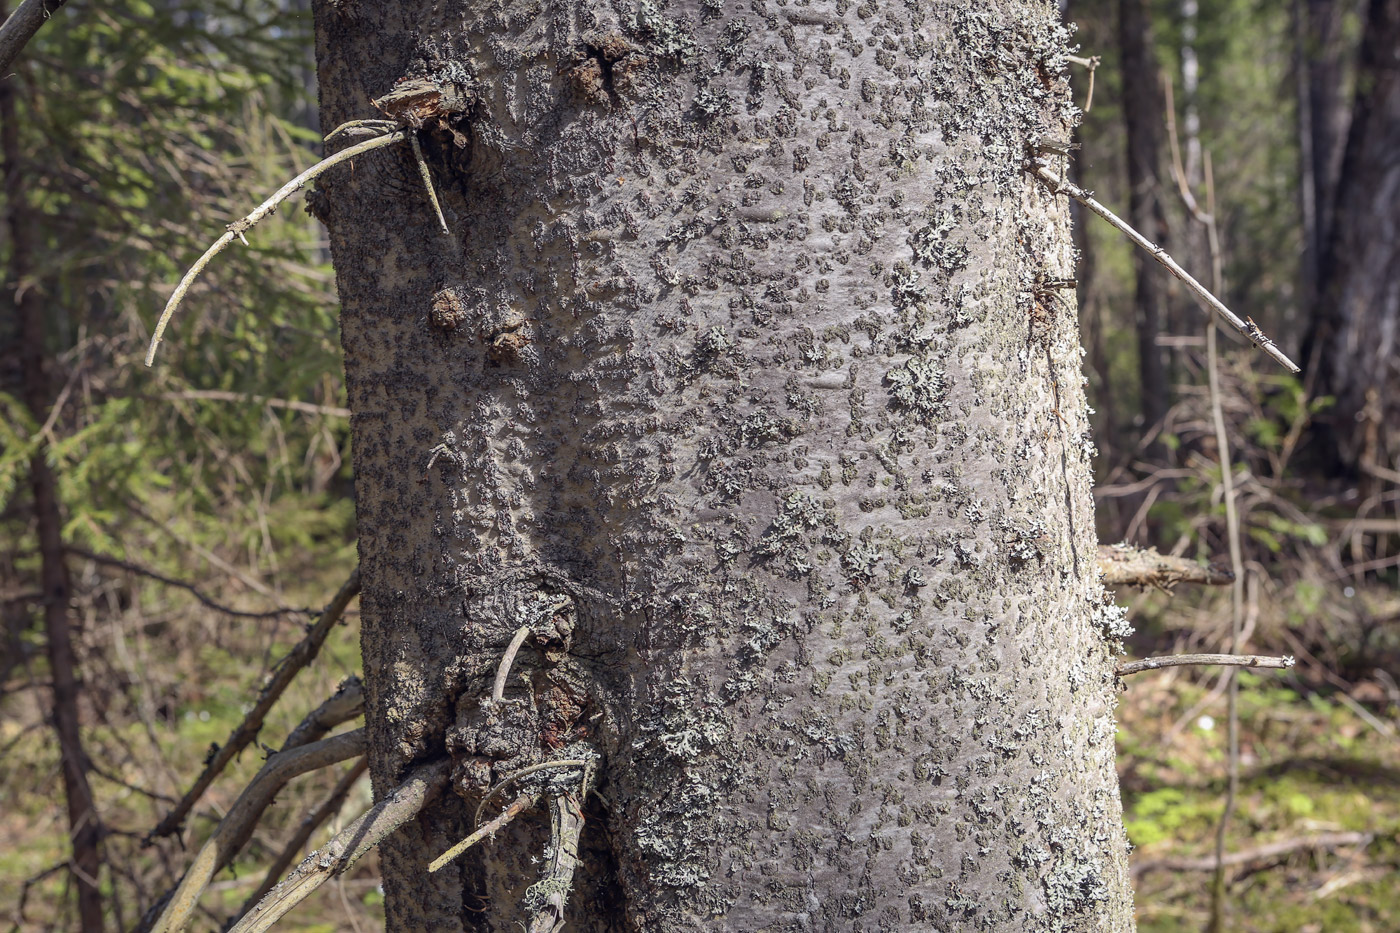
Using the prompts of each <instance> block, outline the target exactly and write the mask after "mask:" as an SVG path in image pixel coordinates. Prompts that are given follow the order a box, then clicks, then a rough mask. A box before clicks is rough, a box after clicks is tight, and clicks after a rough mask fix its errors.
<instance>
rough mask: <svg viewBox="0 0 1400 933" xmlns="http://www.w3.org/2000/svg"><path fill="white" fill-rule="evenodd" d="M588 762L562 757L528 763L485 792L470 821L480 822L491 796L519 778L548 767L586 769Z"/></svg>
mask: <svg viewBox="0 0 1400 933" xmlns="http://www.w3.org/2000/svg"><path fill="white" fill-rule="evenodd" d="M588 764H589V763H588V762H587V761H585V760H584V759H582V758H562V759H560V760H558V761H544V762H541V763H540V764H537V765H530V767H528V768H521V769H520V770H519V771H517V772H515V773H514V774H512V775H510V776H509V777H507V778H506V779H505V780H504V781H502V782H501V783H499V784H497V785H496V786H495V787H493V788H491V789H490V790H488V791H487V792H486V796H485V797H482V798H481V803H479V804H477V805H476V815H475V816H473V817H472V823H473V824H477V823H480V822H481V811H482V810H485V809H486V804H487V803H488V802H489V801H490V800H491V798H492V797H494V796H496V794H498V793H500V792H501V791H502V790H505V788H506V787H508V786H509V785H511V784H512V783H514V782H515V781H516V780H518V779H519V778H523V777H525V775H527V774H534V773H535V772H536V771H544V770H546V769H548V768H585V769H586V768H587V767H588Z"/></svg>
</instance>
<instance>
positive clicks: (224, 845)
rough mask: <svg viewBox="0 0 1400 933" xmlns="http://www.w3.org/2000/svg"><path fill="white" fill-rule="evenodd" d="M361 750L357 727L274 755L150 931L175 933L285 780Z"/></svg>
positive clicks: (360, 731)
mask: <svg viewBox="0 0 1400 933" xmlns="http://www.w3.org/2000/svg"><path fill="white" fill-rule="evenodd" d="M365 747H366V741H365V730H364V729H356V730H354V731H353V732H346V733H343V734H341V735H337V736H332V737H331V738H329V739H322V740H321V741H319V742H314V743H312V744H311V745H303V746H302V747H300V748H296V749H293V750H291V751H287V752H278V753H277V754H275V755H273V756H272V757H271V758H269V759H268V760H267V764H265V765H263V767H262V770H261V771H259V772H258V775H257V777H255V778H253V780H252V783H250V784H249V785H248V786H247V788H245V789H244V791H243V793H242V794H239V796H238V800H237V801H236V802H235V803H234V805H233V807H232V808H231V809H230V810H229V812H228V816H226V817H224V819H223V821H222V822H220V823H219V828H218V829H216V830H214V835H213V836H211V837H209V841H208V842H206V843H205V844H204V846H203V848H201V849H200V850H199V854H198V855H196V856H195V859H194V862H193V864H191V865H190V867H189V870H188V871H186V872H185V876H184V877H183V878H181V879H180V884H179V886H178V887H177V888H176V889H175V892H174V893H173V894H172V895H171V896H170V900H169V902H168V903H167V904H166V905H165V910H164V911H162V912H161V915H160V917H159V918H158V919H157V920H156V922H155V924H154V925H153V926H152V927H151V933H175V931H179V930H183V929H184V928H185V926H186V924H188V923H189V920H190V917H191V915H192V914H193V913H194V910H195V908H196V907H197V906H198V904H199V897H200V895H201V894H203V893H204V889H205V887H206V886H207V885H208V884H209V881H210V879H212V878H213V877H214V875H215V874H217V873H218V872H219V870H220V869H222V868H223V867H224V866H225V865H227V864H228V863H229V862H230V861H231V860H232V859H233V857H234V855H236V854H237V853H238V851H239V850H240V849H242V848H243V845H244V844H245V843H246V842H247V841H248V839H249V838H250V837H251V836H252V835H253V829H254V828H255V827H256V826H257V824H258V820H259V819H260V818H261V817H262V814H263V811H264V810H266V809H267V808H268V806H269V805H270V804H271V803H272V799H273V798H274V797H275V796H276V795H277V792H278V791H280V790H281V789H282V788H283V787H284V786H286V784H287V782H288V781H290V780H291V779H292V778H294V777H296V776H297V775H300V774H305V773H306V772H308V771H315V770H316V769H318V768H325V767H328V766H330V765H333V764H336V763H337V762H341V761H345V760H346V759H348V758H354V757H356V756H359V755H363V754H364V753H365Z"/></svg>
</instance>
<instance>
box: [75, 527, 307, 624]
mask: <svg viewBox="0 0 1400 933" xmlns="http://www.w3.org/2000/svg"><path fill="white" fill-rule="evenodd" d="M64 550H66V551H67V552H68V553H69V554H73V555H74V556H77V557H81V558H83V559H84V560H90V561H92V562H93V563H97V564H105V565H106V566H108V567H118V568H120V569H122V570H125V571H127V572H128V573H134V574H136V575H137V576H139V577H146V578H148V579H151V580H155V581H156V582H157V583H164V584H165V585H166V586H173V587H175V588H176V589H179V590H184V591H186V592H187V593H189V594H190V595H191V596H193V597H194V598H195V599H197V600H199V601H200V602H201V603H203V604H204V605H206V606H208V607H209V608H210V609H213V610H214V611H215V612H221V613H223V614H224V615H227V616H233V617H234V618H237V619H275V618H278V617H279V616H285V615H297V614H299V613H304V612H310V610H308V609H297V608H294V607H292V606H279V607H277V608H276V609H268V610H266V611H264V612H249V611H247V610H244V609H234V608H232V607H231V606H225V605H224V604H223V603H220V602H217V601H215V600H214V599H213V598H211V597H209V596H206V595H205V594H204V593H203V592H202V591H201V590H200V589H199V587H197V586H195V585H194V584H193V583H187V582H185V581H184V580H177V579H175V578H174V577H168V576H166V575H165V574H163V573H160V572H159V571H156V570H152V569H151V568H150V567H143V566H141V565H140V564H133V563H132V562H131V561H126V560H122V559H120V558H117V557H111V556H109V555H107V554H98V553H97V552H96V551H89V550H87V549H86V548H80V547H75V546H73V545H71V544H70V545H65V547H64Z"/></svg>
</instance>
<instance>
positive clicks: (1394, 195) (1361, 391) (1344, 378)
mask: <svg viewBox="0 0 1400 933" xmlns="http://www.w3.org/2000/svg"><path fill="white" fill-rule="evenodd" d="M1397 264H1400V0H1372V2H1371V3H1370V5H1369V8H1368V11H1367V14H1366V25H1365V31H1364V33H1363V37H1362V42H1361V54H1360V59H1359V62H1358V65H1357V76H1356V101H1355V103H1354V105H1353V107H1352V118H1351V128H1350V132H1349V133H1348V136H1347V146H1346V156H1345V159H1344V161H1343V163H1342V170H1341V176H1340V180H1339V181H1338V184H1337V197H1336V210H1335V213H1334V214H1333V219H1332V227H1331V238H1330V243H1329V246H1328V249H1327V253H1326V256H1325V259H1324V261H1323V264H1322V270H1321V288H1320V290H1321V294H1322V295H1323V300H1322V303H1321V305H1320V306H1319V307H1318V308H1317V310H1316V316H1315V318H1314V321H1315V325H1314V326H1315V339H1317V340H1320V341H1321V347H1320V355H1319V363H1320V373H1319V377H1320V378H1319V383H1318V386H1319V391H1320V392H1321V393H1323V394H1329V395H1333V396H1335V397H1336V400H1337V402H1336V406H1335V408H1334V409H1333V411H1332V419H1331V432H1330V434H1331V440H1332V441H1333V444H1332V445H1331V446H1332V447H1333V448H1334V450H1335V453H1336V455H1337V457H1338V459H1339V460H1340V462H1341V464H1342V465H1344V466H1346V467H1349V468H1351V469H1356V468H1358V467H1361V468H1364V467H1365V466H1366V465H1367V464H1375V465H1380V466H1383V467H1386V468H1390V467H1392V466H1393V465H1394V464H1395V463H1396V462H1397V458H1400V444H1398V443H1397V440H1396V439H1397V437H1400V435H1397V433H1396V430H1395V427H1396V424H1397V420H1400V406H1397V404H1396V401H1395V399H1396V389H1397V387H1400V379H1397V374H1396V371H1395V357H1396V352H1397V337H1400V334H1397V328H1400V279H1398V278H1397V277H1396V275H1395V270H1396V268H1397Z"/></svg>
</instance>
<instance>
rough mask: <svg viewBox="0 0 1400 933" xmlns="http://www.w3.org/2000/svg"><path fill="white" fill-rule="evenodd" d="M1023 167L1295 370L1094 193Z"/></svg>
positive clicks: (1038, 166) (1040, 167) (1031, 165)
mask: <svg viewBox="0 0 1400 933" xmlns="http://www.w3.org/2000/svg"><path fill="white" fill-rule="evenodd" d="M1027 170H1028V171H1029V172H1030V173H1031V174H1032V175H1034V176H1035V177H1036V178H1037V179H1039V180H1040V182H1041V183H1043V184H1044V185H1046V186H1047V187H1048V188H1049V189H1050V190H1051V191H1053V192H1055V193H1056V194H1060V193H1064V194H1067V195H1069V196H1070V197H1072V198H1074V199H1075V200H1076V201H1078V202H1079V203H1080V204H1083V205H1084V206H1085V207H1087V208H1089V210H1091V211H1093V212H1094V213H1095V214H1098V215H1099V216H1100V217H1102V218H1103V219H1104V220H1106V221H1108V222H1109V223H1110V224H1111V225H1113V227H1115V228H1116V229H1117V230H1118V231H1119V232H1120V233H1122V234H1123V235H1124V236H1126V237H1127V238H1128V239H1129V240H1132V241H1133V242H1134V243H1136V244H1137V245H1138V246H1140V247H1142V248H1143V249H1145V250H1147V252H1148V253H1149V254H1150V255H1151V256H1152V258H1153V259H1155V260H1157V261H1158V262H1159V263H1161V264H1162V265H1163V266H1165V267H1166V269H1167V271H1168V272H1170V273H1171V274H1172V275H1174V276H1176V277H1177V278H1178V279H1180V280H1181V281H1182V283H1183V284H1184V285H1185V286H1186V287H1187V288H1189V289H1190V290H1191V291H1192V292H1193V293H1194V294H1195V295H1196V297H1197V298H1199V299H1200V300H1201V301H1202V302H1204V303H1205V304H1206V306H1207V307H1209V308H1210V309H1211V310H1212V311H1214V312H1215V313H1216V314H1218V315H1219V316H1220V317H1222V318H1224V319H1225V321H1226V322H1227V323H1229V325H1230V326H1231V327H1233V328H1234V329H1235V330H1237V331H1239V333H1240V334H1241V335H1243V336H1244V337H1245V339H1247V340H1248V341H1249V342H1250V343H1252V344H1254V345H1255V346H1256V347H1258V348H1259V349H1261V350H1263V351H1264V352H1265V353H1267V354H1268V355H1269V356H1271V357H1272V358H1273V359H1275V360H1276V361H1278V362H1279V363H1280V364H1281V365H1283V366H1284V367H1285V368H1287V369H1288V371H1289V372H1291V373H1296V372H1298V371H1299V370H1298V366H1297V364H1296V363H1294V362H1293V361H1292V360H1290V359H1289V358H1288V357H1287V356H1285V355H1284V353H1283V351H1282V350H1280V349H1279V348H1278V347H1277V346H1276V345H1275V344H1274V342H1273V341H1272V340H1270V339H1269V338H1268V337H1266V336H1265V335H1264V332H1263V331H1261V330H1260V329H1259V327H1258V325H1256V324H1254V323H1253V322H1252V321H1251V322H1250V323H1248V324H1246V323H1245V322H1244V321H1242V320H1240V319H1239V318H1238V317H1236V316H1235V313H1234V312H1233V311H1231V310H1230V309H1229V308H1227V307H1225V305H1224V304H1222V303H1221V301H1220V299H1218V298H1216V297H1215V296H1214V295H1212V294H1211V293H1210V292H1209V291H1207V290H1206V289H1205V287H1204V286H1202V285H1201V283H1200V282H1197V281H1196V280H1195V279H1194V278H1192V277H1191V274H1190V273H1188V272H1187V271H1186V270H1185V269H1183V268H1181V266H1179V265H1177V262H1176V260H1175V259H1172V258H1171V256H1169V255H1167V251H1166V250H1164V249H1162V248H1161V247H1160V246H1157V245H1156V244H1154V243H1153V242H1152V241H1151V240H1149V239H1147V237H1145V236H1143V235H1142V234H1141V233H1138V232H1137V231H1136V230H1134V229H1133V228H1132V227H1131V226H1129V225H1128V224H1127V223H1126V222H1125V221H1123V220H1122V219H1120V218H1119V217H1118V215H1116V214H1114V213H1113V212H1112V211H1110V210H1109V209H1108V208H1106V207H1104V206H1103V205H1102V204H1100V203H1099V202H1098V201H1097V200H1095V199H1094V196H1093V195H1091V194H1089V192H1087V191H1085V190H1084V189H1083V188H1081V187H1079V186H1078V185H1076V184H1074V183H1073V182H1071V181H1069V180H1068V179H1063V178H1060V177H1059V176H1058V175H1056V174H1055V173H1054V172H1052V171H1050V170H1049V169H1048V168H1046V167H1045V166H1044V165H1041V164H1040V163H1039V162H1031V163H1029V164H1028V168H1027Z"/></svg>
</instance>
